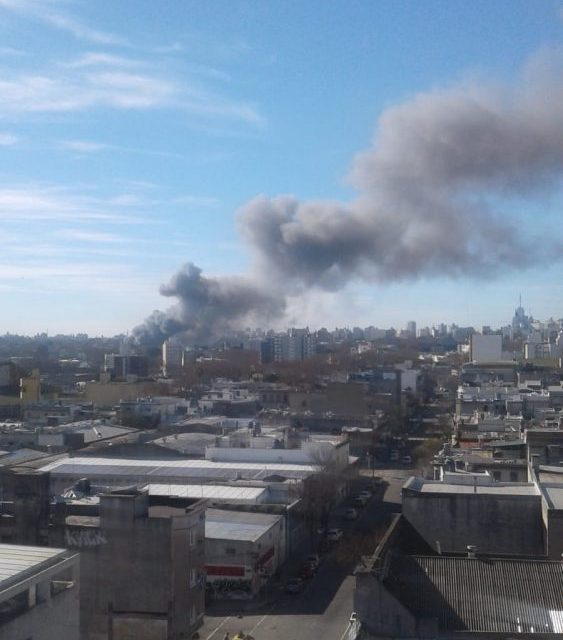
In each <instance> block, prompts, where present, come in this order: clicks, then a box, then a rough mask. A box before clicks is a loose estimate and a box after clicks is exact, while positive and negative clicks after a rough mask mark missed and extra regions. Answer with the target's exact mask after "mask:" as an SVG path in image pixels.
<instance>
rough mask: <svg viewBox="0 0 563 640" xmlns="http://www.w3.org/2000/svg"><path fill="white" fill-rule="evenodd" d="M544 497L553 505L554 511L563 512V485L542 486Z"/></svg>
mask: <svg viewBox="0 0 563 640" xmlns="http://www.w3.org/2000/svg"><path fill="white" fill-rule="evenodd" d="M542 489H543V492H544V495H545V496H546V498H547V499H548V501H549V502H550V503H551V504H550V506H551V508H552V509H557V510H560V509H561V510H563V484H562V485H560V486H557V487H546V486H545V485H543V486H542Z"/></svg>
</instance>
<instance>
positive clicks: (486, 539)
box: [403, 489, 545, 555]
mask: <svg viewBox="0 0 563 640" xmlns="http://www.w3.org/2000/svg"><path fill="white" fill-rule="evenodd" d="M403 514H404V516H405V518H406V519H407V520H408V521H409V522H410V523H411V524H412V525H413V526H414V527H415V529H416V530H417V531H418V532H419V533H420V535H421V536H422V537H423V538H424V539H425V540H426V542H427V543H428V544H429V545H430V546H431V547H432V548H433V549H435V550H436V551H438V545H437V542H438V541H439V543H440V548H441V550H442V551H443V552H447V553H449V552H455V553H465V552H466V547H467V545H477V547H478V549H479V551H482V552H483V553H490V554H524V555H543V554H544V553H545V546H544V539H543V527H542V514H541V499H540V496H539V495H537V496H522V495H498V494H496V495H491V494H484V493H477V494H473V493H443V494H436V493H432V494H428V493H427V494H425V493H421V492H420V491H416V490H412V489H403Z"/></svg>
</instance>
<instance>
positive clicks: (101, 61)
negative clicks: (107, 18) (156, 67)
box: [62, 51, 144, 69]
mask: <svg viewBox="0 0 563 640" xmlns="http://www.w3.org/2000/svg"><path fill="white" fill-rule="evenodd" d="M62 66H63V67H66V68H68V69H81V68H84V67H100V66H111V67H123V68H130V69H133V68H135V67H140V66H144V63H143V62H142V61H140V60H135V59H133V58H127V57H125V56H116V55H114V54H113V53H104V52H99V51H89V52H86V53H84V54H82V55H81V56H79V57H78V58H76V60H71V61H69V62H64V63H63V64H62Z"/></svg>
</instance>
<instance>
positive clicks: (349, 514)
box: [344, 507, 358, 520]
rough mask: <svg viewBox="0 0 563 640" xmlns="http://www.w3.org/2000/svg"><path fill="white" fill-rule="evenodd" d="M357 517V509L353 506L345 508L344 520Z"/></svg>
mask: <svg viewBox="0 0 563 640" xmlns="http://www.w3.org/2000/svg"><path fill="white" fill-rule="evenodd" d="M357 517H358V510H357V509H354V507H350V508H348V509H346V512H345V513H344V518H345V519H346V520H355V519H356V518H357Z"/></svg>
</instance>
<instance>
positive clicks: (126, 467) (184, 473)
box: [41, 457, 316, 484]
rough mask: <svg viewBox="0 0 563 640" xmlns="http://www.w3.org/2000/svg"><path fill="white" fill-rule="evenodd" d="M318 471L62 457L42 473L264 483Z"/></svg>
mask: <svg viewBox="0 0 563 640" xmlns="http://www.w3.org/2000/svg"><path fill="white" fill-rule="evenodd" d="M315 470H316V469H315V467H314V466H312V465H304V464H283V463H271V464H264V463H251V462H248V463H246V462H245V463H242V462H212V461H211V460H134V459H126V458H87V457H74V458H68V457H67V458H62V459H60V460H57V461H55V462H53V463H51V464H47V465H45V466H44V467H42V468H41V471H49V472H50V473H51V474H52V475H53V476H57V475H58V476H70V477H76V476H79V477H88V476H103V477H108V476H135V477H136V478H139V477H146V476H152V477H155V478H156V477H168V478H174V477H201V478H225V480H234V479H237V478H239V477H241V478H243V477H244V478H246V479H255V480H263V479H266V478H268V477H269V476H272V475H278V476H283V477H287V478H298V479H299V478H305V477H307V476H309V475H311V474H312V473H314V472H315ZM170 484H174V483H173V482H171V483H170Z"/></svg>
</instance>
